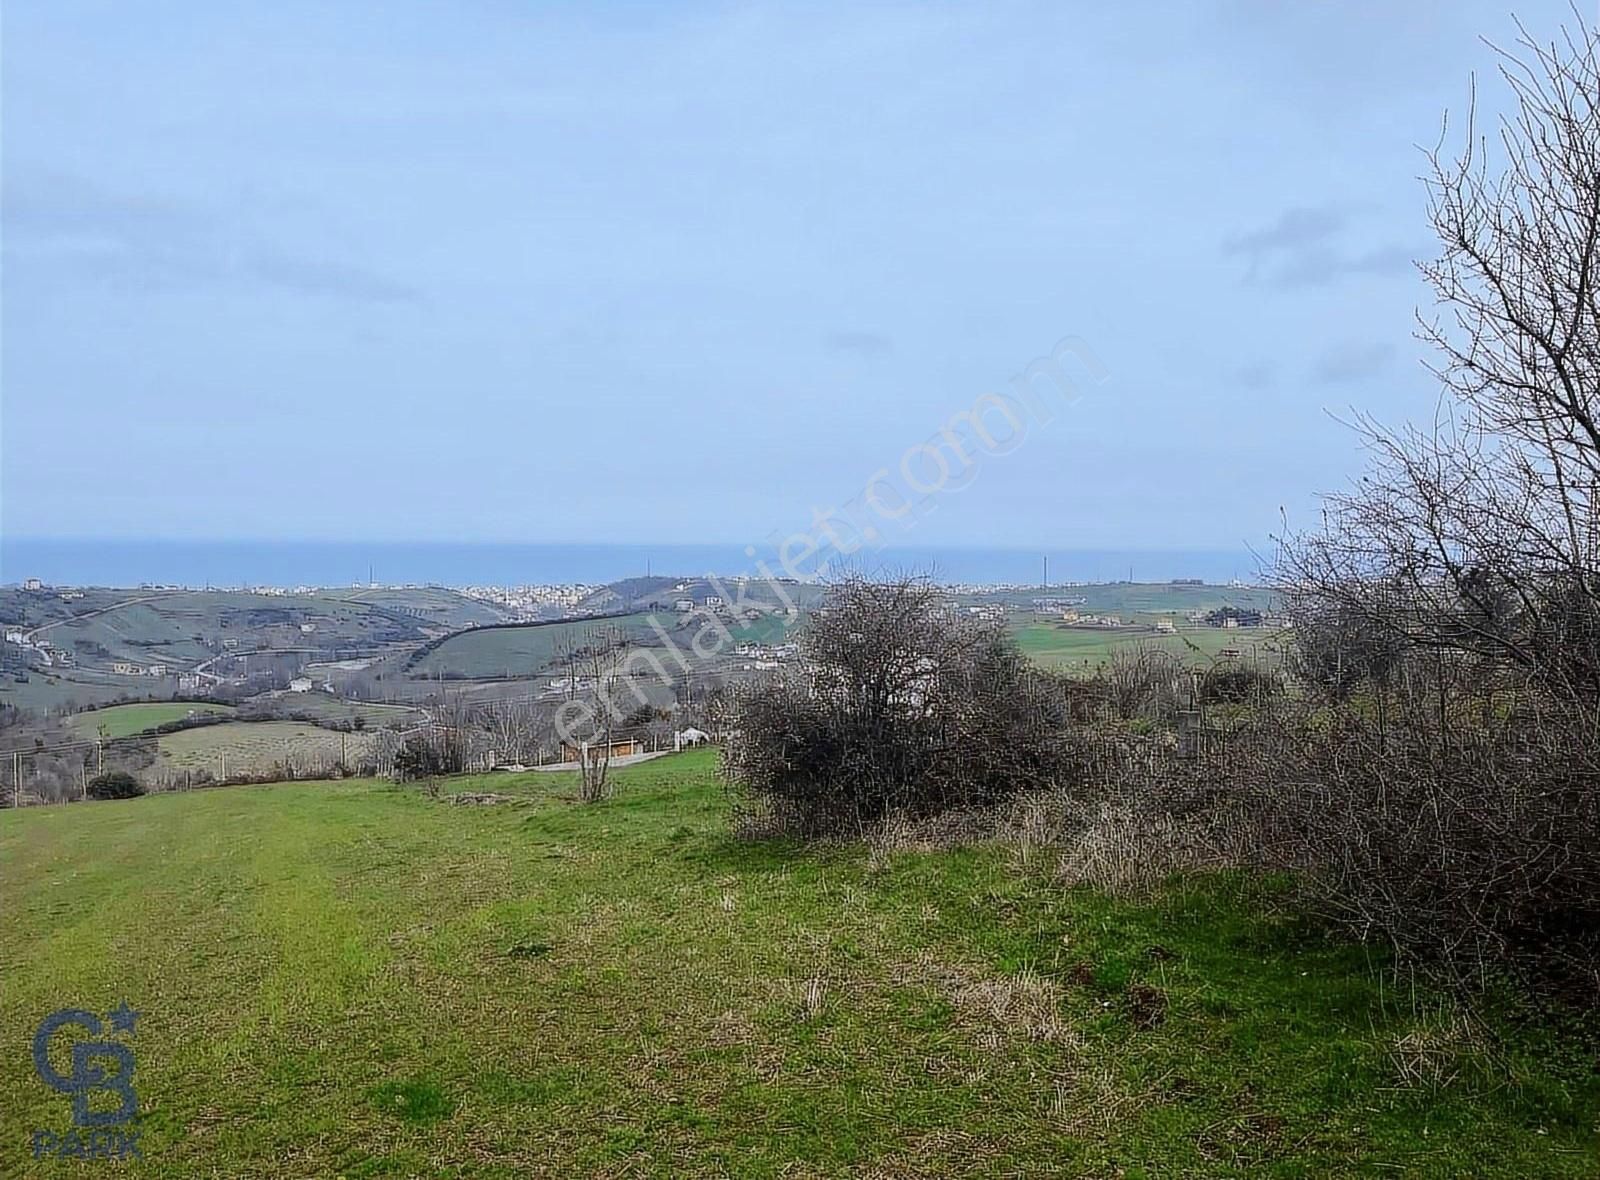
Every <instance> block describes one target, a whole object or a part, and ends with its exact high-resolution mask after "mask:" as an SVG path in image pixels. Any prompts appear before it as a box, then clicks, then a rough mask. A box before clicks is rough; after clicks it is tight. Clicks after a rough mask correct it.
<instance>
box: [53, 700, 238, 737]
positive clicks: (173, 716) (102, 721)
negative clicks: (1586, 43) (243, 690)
mask: <svg viewBox="0 0 1600 1180" xmlns="http://www.w3.org/2000/svg"><path fill="white" fill-rule="evenodd" d="M232 712H233V706H232V705H204V704H196V703H194V702H192V701H153V702H150V703H148V704H137V705H113V706H111V707H110V708H107V709H96V710H94V711H93V712H91V713H78V714H75V715H74V716H73V717H71V718H70V719H69V721H68V724H69V725H70V726H71V728H72V730H73V731H74V732H75V733H76V734H77V735H78V736H79V737H83V738H94V737H98V736H100V734H101V732H102V729H103V730H104V734H105V736H106V737H109V738H124V737H132V736H133V735H134V734H136V733H143V732H144V731H145V730H147V729H151V728H153V727H154V726H157V725H164V724H166V723H167V722H169V721H182V720H183V719H184V718H185V717H188V716H189V715H190V714H191V713H232Z"/></svg>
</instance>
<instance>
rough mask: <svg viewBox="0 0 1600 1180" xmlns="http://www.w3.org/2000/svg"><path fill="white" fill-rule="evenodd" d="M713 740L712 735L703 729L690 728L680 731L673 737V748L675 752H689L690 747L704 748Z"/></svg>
mask: <svg viewBox="0 0 1600 1180" xmlns="http://www.w3.org/2000/svg"><path fill="white" fill-rule="evenodd" d="M710 740H711V735H710V734H709V733H707V732H706V731H705V730H703V729H696V728H695V727H694V726H692V725H691V726H690V727H689V728H688V729H680V730H678V732H677V733H675V734H673V735H672V748H673V749H674V750H687V749H688V748H689V747H690V746H703V745H705V744H706V743H707V742H709V741H710Z"/></svg>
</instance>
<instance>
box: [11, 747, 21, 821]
mask: <svg viewBox="0 0 1600 1180" xmlns="http://www.w3.org/2000/svg"><path fill="white" fill-rule="evenodd" d="M11 791H12V794H13V795H14V796H15V798H16V806H18V807H21V806H22V755H21V754H20V753H18V752H17V751H16V750H12V751H11Z"/></svg>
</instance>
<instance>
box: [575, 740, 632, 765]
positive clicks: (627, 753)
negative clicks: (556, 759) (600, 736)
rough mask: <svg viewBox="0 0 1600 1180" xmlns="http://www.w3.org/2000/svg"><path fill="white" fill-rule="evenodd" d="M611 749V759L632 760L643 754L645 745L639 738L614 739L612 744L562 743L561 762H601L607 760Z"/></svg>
mask: <svg viewBox="0 0 1600 1180" xmlns="http://www.w3.org/2000/svg"><path fill="white" fill-rule="evenodd" d="M608 746H609V747H610V754H609V757H611V758H631V757H633V756H634V755H635V754H643V753H644V752H645V751H644V743H643V742H642V741H640V740H639V739H638V738H631V737H625V738H612V739H611V741H610V742H579V743H576V744H574V743H572V742H562V743H561V761H563V762H591V763H592V762H600V761H602V760H603V759H605V758H607V757H608V755H607V753H606V750H607V747H608Z"/></svg>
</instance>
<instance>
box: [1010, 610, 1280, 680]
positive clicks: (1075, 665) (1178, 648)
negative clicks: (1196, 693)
mask: <svg viewBox="0 0 1600 1180" xmlns="http://www.w3.org/2000/svg"><path fill="white" fill-rule="evenodd" d="M1012 633H1013V634H1014V635H1015V636H1016V639H1017V646H1018V647H1020V648H1021V649H1022V651H1023V654H1024V655H1026V656H1027V657H1028V658H1029V659H1031V660H1032V661H1033V662H1034V663H1036V664H1038V665H1039V666H1040V667H1043V668H1055V669H1060V670H1062V671H1066V672H1092V671H1094V669H1095V668H1097V667H1099V666H1100V665H1102V664H1104V663H1106V662H1107V661H1108V660H1110V659H1111V657H1112V655H1113V653H1114V652H1116V651H1118V650H1119V649H1120V650H1125V651H1132V650H1135V649H1137V648H1140V647H1149V648H1158V649H1160V650H1162V651H1168V652H1171V653H1172V654H1173V655H1175V656H1177V657H1178V658H1180V659H1182V660H1184V661H1185V662H1187V663H1190V664H1195V665H1208V664H1210V663H1212V662H1213V661H1215V660H1216V659H1217V658H1218V657H1219V655H1220V654H1221V652H1222V651H1223V650H1224V649H1227V648H1232V649H1235V650H1237V651H1238V652H1239V653H1240V655H1241V656H1243V657H1245V658H1247V659H1258V660H1263V661H1275V660H1276V659H1277V658H1278V655H1279V652H1280V651H1281V648H1282V643H1281V640H1280V639H1279V637H1278V634H1277V632H1275V631H1273V630H1271V629H1269V628H1262V627H1242V628H1237V629H1224V628H1221V627H1197V628H1195V629H1193V630H1188V631H1179V632H1177V633H1175V634H1171V635H1160V634H1157V633H1154V632H1150V631H1109V630H1095V629H1093V628H1087V627H1067V626H1063V625H1061V624H1059V623H1053V622H1037V621H1035V622H1027V623H1021V624H1020V625H1017V626H1014V627H1013V629H1012Z"/></svg>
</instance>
